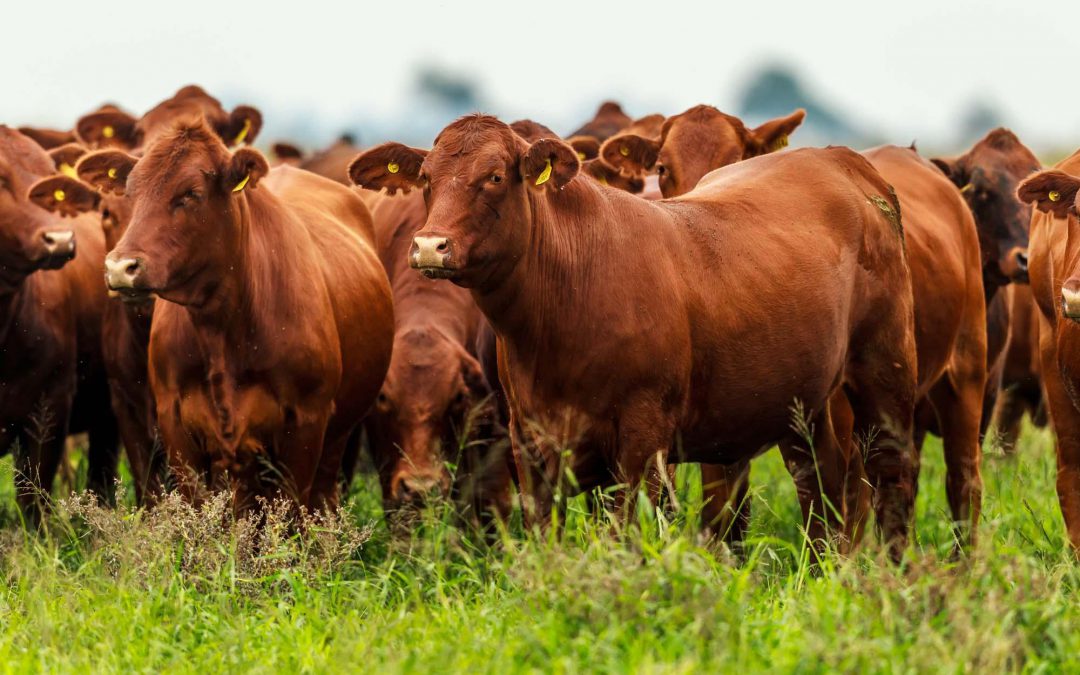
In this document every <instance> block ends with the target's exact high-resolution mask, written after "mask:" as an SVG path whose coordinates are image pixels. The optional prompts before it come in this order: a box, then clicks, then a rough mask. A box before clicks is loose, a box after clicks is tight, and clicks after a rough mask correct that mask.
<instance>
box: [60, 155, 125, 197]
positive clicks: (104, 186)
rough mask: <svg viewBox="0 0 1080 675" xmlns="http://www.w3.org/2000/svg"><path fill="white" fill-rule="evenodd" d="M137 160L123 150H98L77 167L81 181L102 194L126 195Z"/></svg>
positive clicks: (76, 170)
mask: <svg viewBox="0 0 1080 675" xmlns="http://www.w3.org/2000/svg"><path fill="white" fill-rule="evenodd" d="M138 161H139V160H137V159H136V158H134V157H132V156H131V155H129V154H127V153H126V152H123V151H121V150H98V151H97V152H91V153H90V154H88V155H83V157H82V159H80V160H79V163H78V164H76V165H75V173H76V174H78V176H79V180H81V181H83V182H84V183H89V184H90V185H92V186H93V187H95V188H97V189H98V190H100V191H101V192H111V193H112V194H116V195H122V194H124V186H125V185H126V184H127V178H128V174H129V173H131V170H132V169H134V168H135V163H136V162H138Z"/></svg>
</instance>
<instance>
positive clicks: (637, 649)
mask: <svg viewBox="0 0 1080 675" xmlns="http://www.w3.org/2000/svg"><path fill="white" fill-rule="evenodd" d="M0 467H3V470H2V471H0V481H2V485H3V489H4V493H3V498H2V506H3V509H4V512H3V519H4V521H5V522H8V523H11V522H13V520H14V505H13V503H12V499H11V488H10V484H11V476H10V471H11V469H10V463H8V462H7V461H5V462H4V463H3V464H0ZM682 474H683V475H682V476H681V477H682V478H685V474H686V471H683V472H682ZM983 475H984V480H985V485H986V492H985V501H984V509H983V523H982V526H981V528H980V535H981V541H980V544H979V546H978V548H977V549H976V550H975V551H974V552H972V554H971V555H970V556H969V557H967V558H965V559H963V560H960V561H955V562H954V561H951V560H950V557H949V554H950V551H951V547H952V538H951V530H950V527H949V525H948V519H947V517H946V510H947V509H946V506H945V498H944V482H943V465H942V461H941V446H940V443H939V442H938V441H937V439H930V441H929V442H928V443H927V447H926V449H925V451H924V461H923V474H922V481H921V486H922V487H921V490H920V493H919V502H918V515H917V529H916V542H915V544H914V546H913V547H912V549H911V550H910V551H909V557H908V560H907V561H906V562H905V564H904V565H902V566H899V567H897V566H893V565H890V564H887V563H885V562H883V553H882V550H881V549H880V548H879V547H878V546H877V544H876V543H874V542H873V541H872V537H869V538H868V541H867V545H865V546H864V547H863V548H862V549H861V551H860V552H859V553H858V554H857V555H856V556H854V557H852V558H849V559H842V558H838V557H827V558H826V559H825V561H824V563H823V565H822V566H821V569H820V570H819V571H815V570H814V569H813V568H812V567H810V566H809V565H808V564H807V563H806V560H807V555H806V551H805V548H804V546H803V538H802V535H801V533H800V529H799V526H798V522H799V511H798V507H797V504H796V502H795V495H794V489H793V487H792V484H791V481H790V479H789V478H788V475H787V473H786V471H785V470H784V468H783V465H782V463H781V462H780V460H779V457H778V455H777V453H775V452H773V453H770V454H769V455H767V456H766V457H764V458H762V459H761V460H759V461H758V462H756V463H755V465H754V468H753V476H752V480H753V484H754V498H753V509H754V517H753V525H752V533H751V537H750V545H749V547H748V553H747V556H746V560H745V561H744V562H741V563H735V562H733V561H732V559H731V558H730V557H729V556H728V555H726V553H724V552H723V551H717V550H712V549H709V548H708V547H705V546H703V545H702V543H701V542H699V541H698V540H697V537H696V536H695V535H694V530H695V528H694V525H693V523H692V522H690V521H692V520H693V518H692V516H688V517H684V516H678V517H676V518H675V520H674V522H671V523H667V522H665V521H664V520H663V519H658V518H656V517H646V516H643V517H642V519H641V520H642V522H643V523H644V525H643V527H642V528H641V529H640V531H634V532H633V533H632V534H628V535H625V536H624V537H623V538H621V539H618V540H616V539H613V538H612V537H611V536H610V534H609V533H610V531H611V527H610V525H609V524H608V523H604V522H597V521H596V520H593V519H591V518H590V517H588V516H586V515H585V514H584V513H583V511H582V506H581V503H580V502H574V503H573V504H572V507H571V509H570V515H569V519H568V520H569V523H568V532H567V534H566V536H565V537H564V539H563V540H562V541H561V542H554V541H550V540H548V539H546V538H544V537H535V536H513V537H506V538H505V539H504V540H503V541H501V542H499V543H498V544H496V545H495V546H490V547H488V546H486V545H484V544H483V543H478V542H476V541H475V540H474V539H472V538H470V537H468V536H465V535H464V534H463V533H462V532H460V531H459V530H457V529H456V528H455V527H453V526H451V525H448V524H446V523H447V521H446V520H445V519H441V518H440V517H439V515H438V514H432V515H431V517H430V518H429V519H428V521H427V522H426V523H425V525H424V526H423V528H422V532H421V533H420V534H418V535H416V536H415V537H414V538H413V539H412V540H411V541H407V542H400V541H392V540H391V538H390V536H389V534H388V532H387V529H386V527H385V526H384V525H383V524H382V523H381V520H380V519H381V512H380V510H379V506H378V497H377V492H376V487H375V485H374V484H373V483H372V482H371V481H370V480H369V481H362V483H363V484H362V485H360V486H358V487H357V489H356V490H355V491H354V493H353V495H352V497H351V500H350V502H349V507H348V512H347V515H346V516H345V518H344V520H340V521H331V522H328V523H325V524H324V525H323V526H321V527H314V528H309V530H308V534H307V536H305V537H304V538H303V539H302V540H301V539H298V538H290V537H289V535H288V534H287V532H285V531H283V530H275V532H273V533H271V534H263V535H257V534H253V533H252V532H250V531H247V530H244V528H243V527H233V528H229V527H227V526H224V525H222V522H221V521H222V520H223V517H222V516H221V512H222V511H223V510H225V509H224V508H223V506H222V505H221V504H218V505H216V506H211V507H210V512H203V513H196V512H192V511H190V510H186V509H184V508H183V507H182V506H181V505H179V504H176V503H174V504H171V505H170V506H169V507H168V508H165V509H162V510H161V513H157V514H144V513H140V512H136V511H133V510H131V509H124V510H121V511H119V512H116V513H113V512H103V511H100V510H97V509H94V508H92V507H90V506H88V505H87V504H86V503H84V502H69V503H68V504H67V505H65V506H62V507H61V508H60V509H59V511H58V513H57V515H56V517H55V518H54V522H53V525H52V527H51V528H50V530H49V532H48V534H47V535H46V536H38V535H34V536H28V535H24V534H23V533H21V531H20V530H18V528H15V527H12V526H8V527H6V528H4V529H3V531H2V532H0V575H2V579H3V582H4V583H3V590H2V593H0V626H2V628H0V667H2V668H4V669H6V670H9V671H15V672H34V671H49V672H56V671H66V672H70V671H79V672H85V671H87V670H91V669H92V670H93V671H125V672H126V671H154V672H157V671H162V670H165V671H171V672H201V673H211V672H214V673H216V672H221V671H229V672H234V671H255V672H280V671H284V672H294V671H312V672H326V671H347V672H355V671H374V672H379V673H384V672H427V673H442V672H462V671H463V672H469V673H506V672H567V673H572V672H595V671H605V672H607V671H614V672H629V671H632V672H685V673H703V672H739V673H746V672H751V671H763V670H767V671H770V672H791V671H797V672H818V671H822V672H824V671H830V672H831V671H836V670H840V671H849V672H850V671H859V672H863V671H870V672H922V671H935V672H942V671H944V672H959V671H967V670H980V671H984V672H997V671H1002V670H1030V671H1046V672H1061V671H1076V670H1077V669H1080V631H1077V630H1076V628H1075V627H1076V626H1078V625H1080V604H1078V603H1077V598H1076V592H1075V588H1076V587H1077V585H1078V582H1080V574H1078V570H1077V565H1076V563H1075V562H1074V559H1073V556H1072V553H1071V552H1070V551H1069V550H1068V549H1067V547H1066V544H1065V539H1064V528H1063V526H1062V523H1061V516H1060V513H1059V510H1058V506H1057V500H1056V496H1055V493H1054V480H1053V477H1054V461H1053V449H1052V443H1051V440H1050V435H1049V433H1048V432H1045V431H1038V430H1033V429H1030V428H1028V429H1026V430H1025V432H1024V436H1023V442H1022V451H1021V452H1020V453H1019V455H1018V456H1016V457H1003V456H1002V455H1001V454H1000V453H996V452H990V453H988V455H987V458H986V461H985V463H984V468H983ZM682 489H683V490H684V495H683V497H684V501H685V502H686V504H685V507H686V511H687V512H688V513H689V512H692V511H693V508H694V506H693V504H694V498H693V496H692V495H691V494H689V493H688V491H687V490H686V488H685V486H683V488H682ZM689 492H692V491H689ZM215 508H216V509H218V510H217V511H214V509H215ZM368 524H372V525H373V526H374V529H373V530H371V531H370V532H369V531H368V530H367V529H365V526H367V525H368ZM369 535H370V537H369ZM259 537H262V538H261V539H259ZM256 539H257V540H258V541H257V543H256V544H255V546H256V547H257V550H258V551H260V554H259V555H257V556H253V555H252V554H251V553H250V551H251V550H252V546H253V544H252V542H253V541H255V540H256ZM245 551H248V553H245Z"/></svg>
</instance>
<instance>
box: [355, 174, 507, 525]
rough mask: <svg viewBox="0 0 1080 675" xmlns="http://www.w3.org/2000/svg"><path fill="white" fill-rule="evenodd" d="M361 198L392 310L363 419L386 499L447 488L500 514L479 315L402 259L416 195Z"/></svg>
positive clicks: (473, 512) (476, 507)
mask: <svg viewBox="0 0 1080 675" xmlns="http://www.w3.org/2000/svg"><path fill="white" fill-rule="evenodd" d="M367 202H368V206H369V207H370V208H371V215H372V219H373V221H374V223H375V234H376V239H377V240H378V242H379V258H380V259H381V260H382V263H383V266H384V267H385V268H386V272H387V275H388V276H389V278H390V286H391V288H392V289H393V293H394V316H395V318H396V328H395V334H394V354H393V357H392V359H391V361H390V370H389V372H388V373H387V375H386V380H385V382H383V386H382V389H381V391H380V393H379V396H378V399H377V400H376V403H375V407H374V409H373V410H372V412H371V414H370V415H369V416H368V419H367V423H366V426H367V429H368V440H369V442H370V445H371V452H372V455H373V457H374V460H375V465H376V467H377V468H378V471H379V481H380V483H381V485H382V493H383V504H384V506H385V508H386V510H387V511H389V512H403V511H405V512H407V511H409V510H411V509H412V508H415V507H416V506H419V505H421V504H423V503H425V501H426V500H427V499H428V498H429V497H430V496H431V494H432V493H442V494H446V495H451V493H452V496H453V497H454V499H455V501H456V502H457V503H458V504H459V505H460V506H462V507H465V508H467V509H469V516H470V517H475V516H480V517H481V518H484V519H486V518H487V517H488V516H490V515H493V514H494V515H498V516H503V517H505V516H506V515H508V513H509V509H510V458H509V448H508V446H507V444H506V443H505V442H503V443H501V444H500V443H493V441H494V440H495V439H494V438H493V435H494V433H495V429H494V424H493V423H494V422H495V414H496V413H495V405H494V401H492V400H491V394H492V388H491V387H490V386H489V385H488V383H487V379H486V377H485V376H484V373H483V372H482V369H481V366H480V363H479V361H478V360H477V356H478V355H477V353H476V344H477V334H478V331H479V329H480V326H481V325H482V324H483V323H484V319H483V316H482V315H481V314H480V310H479V309H478V308H477V307H476V303H475V302H474V301H473V299H472V296H471V295H470V294H469V292H468V291H467V290H466V289H464V288H459V287H457V286H454V285H452V284H442V283H438V282H436V281H433V280H431V279H427V278H425V277H423V276H421V275H419V274H416V272H414V271H413V270H411V269H410V268H409V248H410V247H411V246H412V236H413V233H414V232H416V231H417V230H418V229H420V228H421V227H423V225H424V221H425V220H426V219H427V208H426V207H425V205H424V199H423V196H422V195H420V194H419V193H416V192H414V193H412V194H409V195H400V196H394V197H388V196H382V195H374V196H373V197H372V198H369V199H368V200H367ZM448 465H453V466H454V467H456V471H455V473H454V474H453V475H452V474H451V471H450V470H449V467H448ZM452 481H453V483H452Z"/></svg>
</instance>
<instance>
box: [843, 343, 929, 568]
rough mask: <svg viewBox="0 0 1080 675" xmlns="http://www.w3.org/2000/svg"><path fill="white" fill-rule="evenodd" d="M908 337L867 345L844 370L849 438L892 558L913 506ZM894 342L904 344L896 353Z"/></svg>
mask: <svg viewBox="0 0 1080 675" xmlns="http://www.w3.org/2000/svg"><path fill="white" fill-rule="evenodd" d="M904 335H906V336H907V337H908V339H907V340H906V341H905V339H904ZM910 335H911V334H910V332H906V333H904V332H901V333H900V335H899V336H896V335H895V334H894V337H893V339H892V340H885V339H882V340H881V341H880V342H879V343H878V344H877V345H874V344H872V343H871V344H870V348H867V349H864V350H863V352H862V353H861V354H858V355H857V356H856V358H855V359H854V360H853V361H852V363H851V364H850V366H849V368H848V374H847V379H848V384H849V386H848V394H849V397H850V401H851V405H852V410H853V412H854V420H855V424H854V438H855V442H856V443H858V444H860V445H861V446H862V450H863V456H864V457H865V467H866V474H867V477H868V478H869V480H870V485H871V487H872V490H873V507H874V511H875V513H876V516H877V529H878V532H879V534H880V536H881V537H882V540H883V541H884V543H885V545H886V547H887V549H888V551H889V555H890V557H891V558H892V559H893V560H894V561H899V559H900V557H901V556H902V555H903V552H904V550H905V549H906V548H907V543H908V530H909V528H910V522H911V517H912V514H913V512H914V507H915V466H916V453H915V446H914V443H913V440H912V427H913V417H914V408H915V366H914V364H915V356H914V352H915V350H914V345H913V344H911V343H912V340H911V338H910ZM897 345H902V346H903V347H904V349H903V351H902V352H901V351H898V350H897V349H896V347H897ZM875 347H876V348H875Z"/></svg>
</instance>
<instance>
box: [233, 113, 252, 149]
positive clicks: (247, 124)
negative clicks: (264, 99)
mask: <svg viewBox="0 0 1080 675" xmlns="http://www.w3.org/2000/svg"><path fill="white" fill-rule="evenodd" d="M249 131H251V120H249V119H247V118H244V127H243V128H242V129H240V133H238V134H236V138H234V139H233V142H232V144H233V145H240V144H241V143H243V142H244V139H245V138H247V135H248V132H249Z"/></svg>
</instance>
